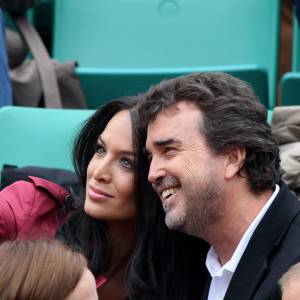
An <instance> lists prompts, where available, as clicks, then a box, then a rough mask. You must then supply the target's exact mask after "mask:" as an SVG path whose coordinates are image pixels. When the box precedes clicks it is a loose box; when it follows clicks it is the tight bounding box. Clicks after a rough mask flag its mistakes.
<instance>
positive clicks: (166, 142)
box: [153, 138, 180, 147]
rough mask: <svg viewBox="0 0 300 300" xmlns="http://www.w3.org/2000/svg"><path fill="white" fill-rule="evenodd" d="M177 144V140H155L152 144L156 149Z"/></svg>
mask: <svg viewBox="0 0 300 300" xmlns="http://www.w3.org/2000/svg"><path fill="white" fill-rule="evenodd" d="M179 143H180V141H179V140H177V139H174V138H168V139H161V140H156V141H154V142H153V144H154V145H156V146H158V147H162V146H167V145H170V144H179Z"/></svg>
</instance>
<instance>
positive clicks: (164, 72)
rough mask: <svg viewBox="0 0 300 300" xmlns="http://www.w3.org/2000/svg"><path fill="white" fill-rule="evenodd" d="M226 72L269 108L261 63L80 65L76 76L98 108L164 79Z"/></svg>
mask: <svg viewBox="0 0 300 300" xmlns="http://www.w3.org/2000/svg"><path fill="white" fill-rule="evenodd" d="M211 71H224V72H227V73H229V74H231V75H234V76H236V77H238V78H240V79H242V80H245V81H246V82H248V83H249V84H250V85H251V86H252V87H253V88H254V89H255V91H256V93H257V95H258V97H259V98H260V100H261V102H262V103H263V104H264V105H265V106H266V107H268V88H267V87H268V80H267V73H266V72H265V71H264V70H262V69H260V68H259V67H258V66H250V65H245V66H240V67H234V66H232V67H224V68H223V67H211V68H177V69H148V70H141V69H131V70H127V69H126V70H124V69H103V68H102V69H101V68H77V75H78V76H79V78H80V82H81V85H82V87H83V90H84V93H85V95H86V98H87V101H88V106H89V107H90V108H93V109H96V108H97V107H99V105H101V104H103V103H105V102H106V101H108V100H111V99H114V98H119V97H123V96H129V95H133V94H137V93H140V92H143V91H145V90H147V89H148V88H149V87H150V86H151V85H153V84H155V83H158V82H159V81H161V80H163V79H168V78H173V77H177V76H181V75H184V74H188V73H192V72H211Z"/></svg>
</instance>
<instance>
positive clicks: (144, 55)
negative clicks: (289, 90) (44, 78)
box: [53, 0, 280, 107]
mask: <svg viewBox="0 0 300 300" xmlns="http://www.w3.org/2000/svg"><path fill="white" fill-rule="evenodd" d="M83 3H84V4H83ZM279 11H280V0H263V1H262V0H243V1H241V0H226V1H219V0H209V1H203V0H202V1H201V0H127V1H124V0H110V1H104V0H86V1H84V2H82V1H81V0H63V1H62V0H55V3H54V40H53V47H54V48H53V54H54V57H55V58H57V59H59V60H62V61H66V60H70V59H75V60H77V61H78V62H79V66H80V67H83V68H103V69H107V68H108V69H111V68H112V69H114V68H115V69H141V70H142V72H145V70H148V69H162V68H185V67H188V68H189V67H191V68H193V67H204V68H205V67H216V66H218V67H219V66H228V65H229V66H231V65H245V64H246V65H249V64H250V65H253V64H254V65H259V66H260V67H261V68H263V69H265V70H266V71H267V73H268V81H269V92H270V93H269V96H270V100H269V101H270V102H269V106H270V107H272V106H274V100H275V96H276V92H275V90H276V89H275V87H276V76H277V60H278V32H279V30H278V29H279ZM115 88H116V89H117V88H118V87H115Z"/></svg>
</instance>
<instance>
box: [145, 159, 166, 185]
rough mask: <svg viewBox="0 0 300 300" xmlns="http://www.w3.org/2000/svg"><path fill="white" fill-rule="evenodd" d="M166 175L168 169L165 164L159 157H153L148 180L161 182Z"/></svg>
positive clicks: (153, 182)
mask: <svg viewBox="0 0 300 300" xmlns="http://www.w3.org/2000/svg"><path fill="white" fill-rule="evenodd" d="M165 176H166V171H165V168H164V166H163V165H162V164H161V162H160V161H159V160H158V159H155V158H152V160H151V163H150V167H149V173H148V180H149V181H150V182H151V183H152V184H156V183H159V181H160V180H161V179H162V178H164V177H165Z"/></svg>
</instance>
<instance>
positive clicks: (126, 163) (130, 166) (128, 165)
mask: <svg viewBox="0 0 300 300" xmlns="http://www.w3.org/2000/svg"><path fill="white" fill-rule="evenodd" d="M120 165H121V166H122V167H124V168H126V169H130V170H131V169H133V161H132V160H131V159H129V158H127V157H122V158H121V159H120Z"/></svg>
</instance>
